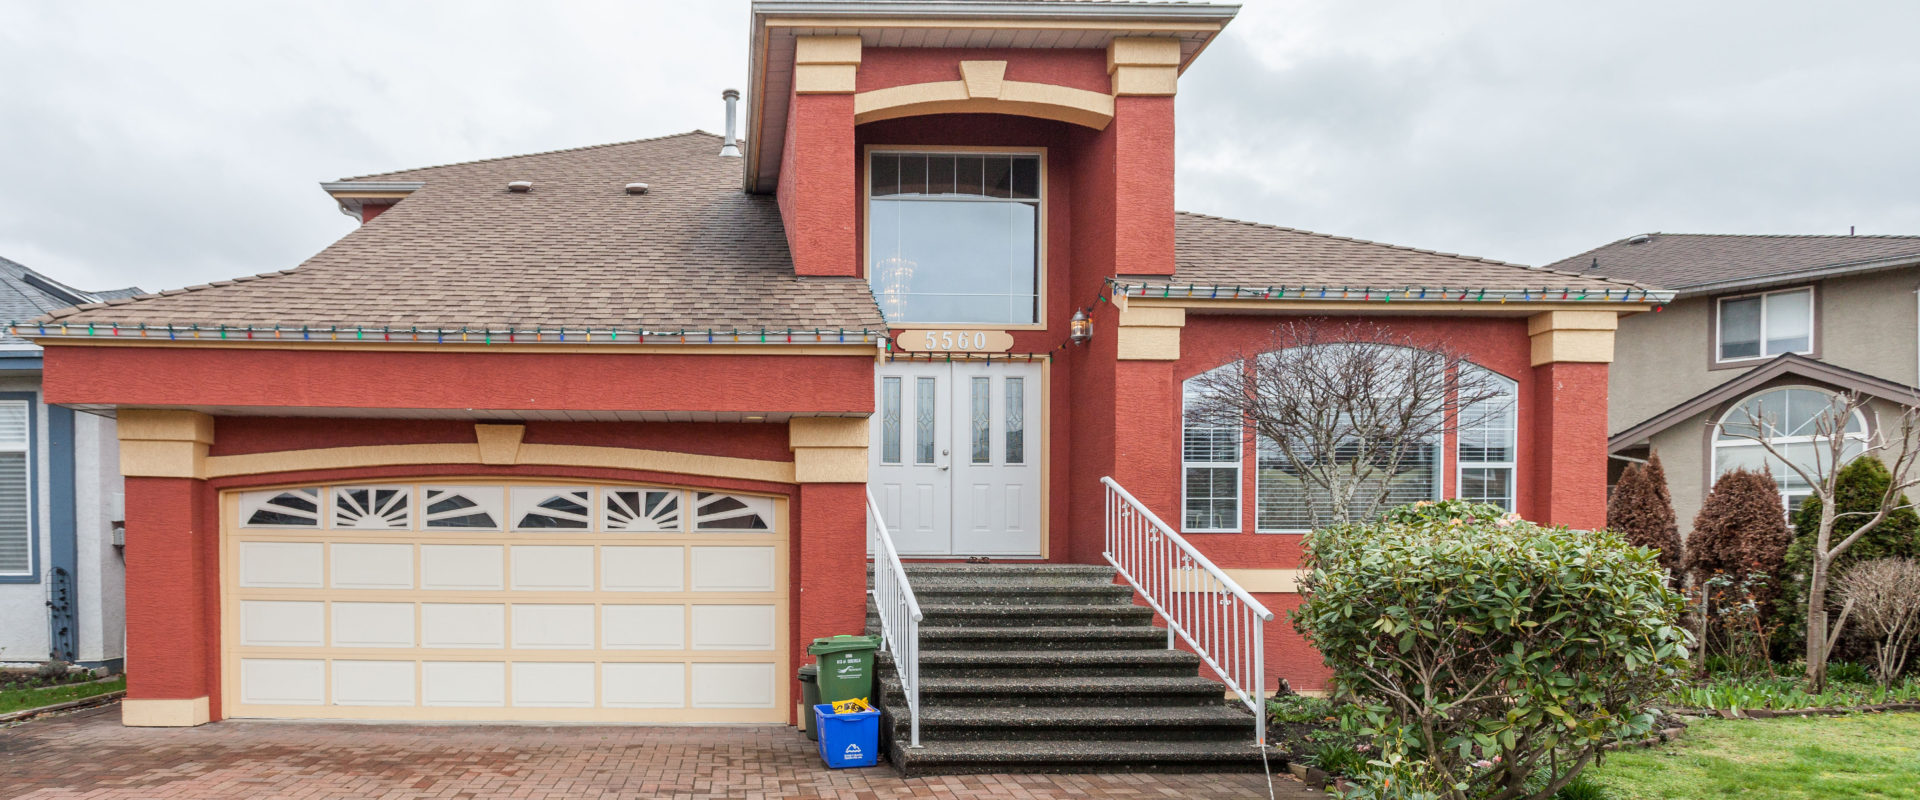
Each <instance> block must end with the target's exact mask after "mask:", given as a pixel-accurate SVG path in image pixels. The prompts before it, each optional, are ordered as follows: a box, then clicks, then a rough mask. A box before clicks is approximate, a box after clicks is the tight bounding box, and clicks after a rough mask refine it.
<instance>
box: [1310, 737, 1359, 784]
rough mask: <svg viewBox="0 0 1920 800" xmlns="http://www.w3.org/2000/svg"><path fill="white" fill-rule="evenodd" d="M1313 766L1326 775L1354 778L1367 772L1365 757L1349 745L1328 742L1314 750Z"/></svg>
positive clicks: (1357, 749)
mask: <svg viewBox="0 0 1920 800" xmlns="http://www.w3.org/2000/svg"><path fill="white" fill-rule="evenodd" d="M1313 765H1314V766H1316V767H1319V768H1321V769H1323V770H1326V772H1327V774H1328V775H1342V776H1346V777H1349V778H1351V777H1355V776H1358V775H1361V774H1363V773H1365V772H1366V771H1367V757H1366V756H1365V755H1362V754H1361V753H1360V749H1359V748H1357V747H1354V746H1353V745H1350V744H1341V743H1337V742H1329V743H1327V744H1323V745H1320V746H1319V747H1317V748H1314V751H1313Z"/></svg>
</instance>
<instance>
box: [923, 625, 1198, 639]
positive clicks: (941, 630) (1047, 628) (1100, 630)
mask: <svg viewBox="0 0 1920 800" xmlns="http://www.w3.org/2000/svg"><path fill="white" fill-rule="evenodd" d="M1015 632H1018V633H1020V634H1023V635H1028V636H1039V635H1041V634H1073V633H1079V634H1102V635H1118V634H1135V635H1147V634H1152V635H1156V636H1165V635H1166V629H1165V628H1155V627H1153V626H1151V625H1028V626H1024V627H1019V628H993V627H987V628H983V627H981V626H978V625H960V626H948V625H922V626H921V627H920V638H921V639H923V640H924V639H926V638H927V637H929V636H953V635H956V634H973V635H979V636H1005V635H1008V634H1011V633H1015Z"/></svg>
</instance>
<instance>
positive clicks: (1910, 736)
mask: <svg viewBox="0 0 1920 800" xmlns="http://www.w3.org/2000/svg"><path fill="white" fill-rule="evenodd" d="M1586 775H1587V776H1588V777H1590V778H1591V779H1592V781H1593V782H1594V783H1597V784H1599V785H1601V786H1602V787H1605V791H1606V796H1607V797H1609V798H1612V800H1695V799H1696V798H1750V799H1754V800H1757V798H1767V800H1815V798H1818V800H1848V799H1849V798H1873V799H1874V800H1879V799H1880V798H1920V714H1853V715H1849V716H1844V717H1807V718H1799V717H1789V718H1781V719H1771V720H1704V721H1701V722H1698V723H1695V724H1693V726H1692V727H1690V728H1688V729H1687V732H1686V734H1684V735H1683V736H1681V737H1680V738H1679V739H1678V740H1676V741H1674V742H1672V743H1670V744H1666V745H1661V746H1658V747H1653V748H1648V749H1644V750H1641V749H1634V750H1622V751H1619V752H1615V753H1612V754H1610V755H1608V757H1607V761H1606V763H1605V764H1604V765H1602V766H1600V767H1596V768H1592V769H1589V770H1587V772H1586Z"/></svg>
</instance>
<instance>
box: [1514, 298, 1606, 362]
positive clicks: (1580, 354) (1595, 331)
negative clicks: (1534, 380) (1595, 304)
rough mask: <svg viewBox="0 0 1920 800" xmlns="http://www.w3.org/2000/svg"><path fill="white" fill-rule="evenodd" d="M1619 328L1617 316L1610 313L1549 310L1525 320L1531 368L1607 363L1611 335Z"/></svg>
mask: <svg viewBox="0 0 1920 800" xmlns="http://www.w3.org/2000/svg"><path fill="white" fill-rule="evenodd" d="M1619 327H1620V316H1619V314H1617V313H1615V312H1612V311H1593V310H1580V311H1549V312H1546V313H1543V314H1535V315H1533V316H1531V317H1528V318H1527V335H1528V336H1529V337H1530V338H1531V343H1532V350H1533V365H1534V366H1536V367H1537V366H1540V365H1541V364H1553V363H1588V364H1610V363H1612V362H1613V333H1614V330H1615V329H1617V328H1619Z"/></svg>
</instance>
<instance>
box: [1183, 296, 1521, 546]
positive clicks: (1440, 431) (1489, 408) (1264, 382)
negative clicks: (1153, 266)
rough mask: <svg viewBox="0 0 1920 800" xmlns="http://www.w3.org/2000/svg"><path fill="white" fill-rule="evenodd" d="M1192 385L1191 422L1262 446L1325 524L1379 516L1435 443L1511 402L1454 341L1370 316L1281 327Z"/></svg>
mask: <svg viewBox="0 0 1920 800" xmlns="http://www.w3.org/2000/svg"><path fill="white" fill-rule="evenodd" d="M1187 392H1188V395H1187V402H1186V416H1187V420H1188V421H1189V423H1190V424H1194V425H1200V426H1208V427H1215V428H1226V429H1232V430H1239V431H1241V432H1242V433H1243V435H1244V436H1246V437H1251V438H1252V439H1253V440H1254V441H1257V442H1260V449H1261V451H1262V452H1263V453H1267V454H1270V455H1271V458H1272V459H1274V460H1275V461H1277V462H1278V464H1279V466H1280V468H1281V469H1282V470H1284V471H1286V472H1288V473H1290V474H1291V475H1292V476H1294V477H1296V478H1297V479H1298V480H1300V481H1301V483H1302V488H1303V489H1305V490H1306V491H1304V492H1303V494H1304V495H1305V502H1306V504H1307V514H1308V516H1309V518H1310V519H1312V520H1314V521H1315V523H1316V524H1320V523H1322V522H1326V523H1333V524H1340V523H1347V522H1354V521H1358V520H1360V519H1363V518H1365V517H1366V516H1369V515H1371V514H1372V513H1374V512H1375V511H1376V510H1378V509H1380V508H1381V506H1382V505H1383V504H1384V503H1386V502H1387V500H1388V498H1389V496H1390V494H1391V492H1392V491H1393V489H1394V481H1395V479H1396V478H1398V477H1399V476H1400V475H1401V474H1402V473H1403V472H1404V471H1405V470H1407V469H1409V468H1412V467H1415V466H1417V465H1420V464H1422V463H1425V462H1424V456H1425V454H1426V452H1427V448H1430V447H1435V446H1438V445H1439V444H1440V442H1441V440H1442V438H1443V437H1444V436H1445V435H1446V434H1448V433H1451V432H1453V431H1455V430H1457V429H1459V427H1460V426H1461V425H1462V423H1463V420H1465V419H1466V418H1467V417H1469V416H1471V417H1473V418H1475V419H1480V418H1484V415H1486V414H1490V413H1497V412H1499V411H1500V410H1501V408H1504V407H1505V406H1506V405H1508V404H1510V402H1511V401H1510V399H1509V398H1508V396H1507V393H1506V391H1505V389H1504V387H1503V385H1502V382H1501V381H1500V379H1498V378H1497V377H1495V376H1494V374H1493V373H1492V372H1489V371H1487V370H1485V369H1483V368H1480V367H1477V366H1474V365H1473V364H1472V363H1470V362H1469V361H1468V360H1467V357H1466V356H1465V354H1463V353H1462V352H1461V351H1460V350H1457V349H1455V348H1453V347H1452V346H1450V345H1449V344H1447V343H1446V342H1443V341H1441V340H1438V339H1430V338H1421V337H1416V336H1412V335H1408V334H1406V333H1403V332H1401V331H1397V330H1395V329H1393V328H1392V327H1391V326H1389V325H1387V324H1384V323H1378V322H1372V321H1364V320H1363V321H1350V322H1332V321H1328V320H1324V319H1305V320H1299V321H1294V322H1286V323H1282V324H1281V325H1279V326H1278V327H1276V328H1275V329H1274V331H1273V334H1272V335H1271V337H1269V338H1268V339H1267V341H1265V342H1263V343H1261V346H1260V347H1259V348H1258V349H1256V350H1253V351H1251V352H1241V353H1239V354H1237V356H1236V357H1235V360H1234V362H1233V363H1232V364H1230V365H1229V366H1228V367H1226V368H1222V369H1216V370H1213V371H1210V372H1207V373H1205V374H1202V375H1200V376H1197V377H1195V378H1193V379H1192V380H1190V381H1189V382H1188V384H1187ZM1496 406H1498V407H1496ZM1243 441H1244V440H1243Z"/></svg>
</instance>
